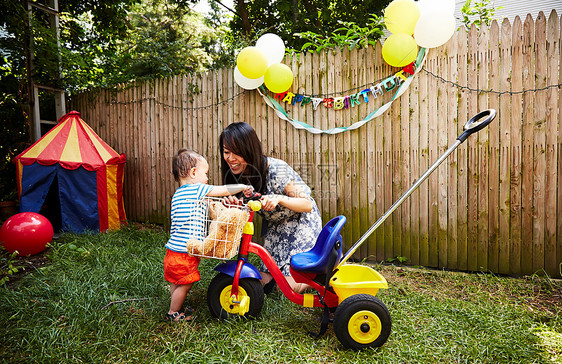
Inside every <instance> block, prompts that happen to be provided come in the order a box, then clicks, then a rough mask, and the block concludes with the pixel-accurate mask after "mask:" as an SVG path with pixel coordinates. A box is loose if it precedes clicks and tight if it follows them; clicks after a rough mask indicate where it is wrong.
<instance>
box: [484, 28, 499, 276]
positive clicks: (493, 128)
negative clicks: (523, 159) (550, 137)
mask: <svg viewBox="0 0 562 364" xmlns="http://www.w3.org/2000/svg"><path fill="white" fill-rule="evenodd" d="M499 40H500V28H499V25H498V22H497V21H493V22H492V25H491V27H490V36H489V55H490V59H489V71H488V74H489V81H488V82H489V88H490V89H491V90H493V91H494V92H490V93H489V95H488V100H489V102H488V108H491V109H494V110H499V105H500V101H499V95H498V93H497V92H498V91H499V89H500V71H499V69H500V68H499V60H500V50H499V45H500V41H499ZM501 123H502V115H501V114H500V115H498V116H497V117H496V120H494V122H492V123H491V124H490V125H489V126H488V128H487V129H488V138H489V142H488V173H489V175H488V185H489V187H488V206H487V208H486V209H487V210H488V269H490V270H491V271H492V272H497V271H498V267H499V246H498V244H499V242H498V240H499V236H498V235H499V213H500V211H499V208H498V207H499V204H500V202H499V184H500V176H499V173H500V172H499V169H500V160H499V154H500V148H499V146H500V135H499V133H500V125H501Z"/></svg>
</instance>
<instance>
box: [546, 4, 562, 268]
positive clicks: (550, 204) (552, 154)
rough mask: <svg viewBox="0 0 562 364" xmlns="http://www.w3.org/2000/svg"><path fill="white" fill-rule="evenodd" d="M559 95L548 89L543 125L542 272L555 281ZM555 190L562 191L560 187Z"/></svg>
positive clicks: (551, 32) (554, 62) (550, 31)
mask: <svg viewBox="0 0 562 364" xmlns="http://www.w3.org/2000/svg"><path fill="white" fill-rule="evenodd" d="M546 49H547V56H546V59H547V62H548V64H547V80H546V84H547V85H556V84H559V83H560V82H559V67H560V19H559V18H558V14H557V13H556V11H555V10H553V11H552V12H551V13H550V16H549V17H548V24H547V44H546ZM559 97H560V92H559V90H557V89H556V88H554V87H551V88H550V89H548V91H547V94H546V110H545V113H546V125H545V142H546V167H545V169H546V176H545V191H544V200H545V205H544V210H545V214H544V220H545V226H544V228H545V243H544V257H545V261H544V265H545V271H546V273H547V274H548V275H550V276H551V277H558V276H560V274H562V272H560V270H559V267H558V262H562V260H556V250H557V249H556V241H557V238H556V220H557V219H562V216H560V215H558V214H557V213H556V201H558V203H561V202H560V201H561V200H560V199H558V200H557V194H556V180H557V178H558V176H557V169H556V167H557V164H558V163H560V162H558V163H557V159H556V158H557V154H558V144H557V138H556V135H557V131H558V128H557V123H558V120H559V119H558V113H557V112H556V111H557V110H558V102H559V100H558V99H559ZM558 188H562V186H560V185H559V187H558Z"/></svg>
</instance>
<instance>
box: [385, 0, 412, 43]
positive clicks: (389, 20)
mask: <svg viewBox="0 0 562 364" xmlns="http://www.w3.org/2000/svg"><path fill="white" fill-rule="evenodd" d="M419 18H420V9H419V8H418V5H417V4H416V3H415V2H414V1H413V0H394V1H393V2H391V3H390V4H389V5H388V6H387V7H386V9H385V10H384V24H385V25H386V28H387V29H388V31H389V32H391V33H392V34H395V33H405V34H409V35H412V34H414V29H415V28H416V23H417V22H418V19H419Z"/></svg>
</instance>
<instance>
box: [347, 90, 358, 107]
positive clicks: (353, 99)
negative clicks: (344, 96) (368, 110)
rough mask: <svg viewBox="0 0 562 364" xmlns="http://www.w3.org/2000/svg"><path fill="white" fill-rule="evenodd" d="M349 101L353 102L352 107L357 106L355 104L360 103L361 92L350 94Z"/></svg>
mask: <svg viewBox="0 0 562 364" xmlns="http://www.w3.org/2000/svg"><path fill="white" fill-rule="evenodd" d="M349 103H350V104H351V107H355V104H357V105H359V104H360V102H359V94H358V93H357V94H353V95H349Z"/></svg>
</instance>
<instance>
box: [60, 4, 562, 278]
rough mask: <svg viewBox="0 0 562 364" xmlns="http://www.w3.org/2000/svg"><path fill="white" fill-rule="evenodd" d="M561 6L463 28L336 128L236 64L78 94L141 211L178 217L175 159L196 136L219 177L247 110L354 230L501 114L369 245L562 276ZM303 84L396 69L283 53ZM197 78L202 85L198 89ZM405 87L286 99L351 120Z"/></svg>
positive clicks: (327, 84)
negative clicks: (248, 87)
mask: <svg viewBox="0 0 562 364" xmlns="http://www.w3.org/2000/svg"><path fill="white" fill-rule="evenodd" d="M560 38H561V28H560V18H559V15H558V14H556V13H555V12H552V13H551V14H550V16H549V17H548V19H547V18H546V16H545V15H544V14H542V13H541V14H540V15H539V17H538V18H537V19H536V21H534V20H533V19H532V18H531V17H530V16H527V18H526V19H525V20H524V22H522V21H521V20H520V19H519V18H517V19H515V21H514V23H513V24H510V23H509V21H508V20H507V19H506V20H504V21H503V22H501V23H497V22H494V23H493V24H492V25H491V26H490V27H489V28H487V27H485V26H484V27H482V29H480V30H478V29H476V28H475V27H474V26H473V27H471V28H470V30H468V31H466V30H464V29H461V30H460V31H458V32H457V33H456V34H455V35H454V36H453V38H452V39H451V40H450V41H449V42H448V43H447V44H446V45H443V46H441V47H439V48H435V49H431V50H429V52H428V56H427V60H426V62H425V64H424V66H423V69H422V70H421V71H420V72H419V73H418V74H417V75H416V76H415V78H414V80H413V82H412V84H411V85H410V87H409V89H408V91H407V92H406V93H405V94H403V95H402V96H401V97H400V98H398V99H396V100H395V101H394V103H393V104H392V107H391V108H390V109H388V110H387V111H386V112H385V113H384V114H383V115H382V116H380V117H377V118H375V119H373V120H372V121H370V122H368V123H367V124H365V125H363V126H362V127H360V128H359V129H356V130H353V131H346V132H343V133H339V134H336V135H326V134H322V135H318V134H312V133H309V132H307V131H304V130H298V129H296V128H294V127H293V126H292V125H291V124H289V123H288V122H286V121H285V120H282V119H280V118H279V117H278V116H277V115H276V114H275V112H274V111H273V110H272V109H271V108H269V107H268V106H267V105H266V103H265V102H264V100H263V99H262V97H261V96H260V94H259V93H258V92H257V91H246V92H244V90H242V89H240V88H239V87H238V86H237V85H236V84H235V83H234V81H233V71H232V70H231V69H223V70H220V71H217V72H210V73H205V74H199V75H195V76H193V77H177V78H172V79H163V80H157V81H154V82H145V83H138V84H132V85H125V86H123V87H121V88H119V89H114V90H101V91H96V92H90V93H88V94H83V95H79V96H77V97H74V98H73V99H72V103H71V105H72V108H73V109H75V110H78V111H80V112H81V114H82V118H83V119H84V120H85V121H86V122H88V123H89V124H90V125H91V126H92V127H93V128H94V130H96V131H97V132H98V134H99V135H100V136H101V137H102V138H103V139H104V140H106V141H107V142H108V143H109V144H110V145H112V146H113V147H114V148H115V149H116V150H117V151H119V152H123V153H126V155H127V165H126V174H125V188H124V189H125V192H124V195H125V204H126V211H127V214H128V218H129V219H131V220H140V221H152V222H156V223H167V222H168V219H169V217H168V214H169V205H170V199H171V196H172V194H173V192H174V191H175V189H176V188H177V185H176V184H175V183H174V181H173V178H172V175H171V159H172V156H173V154H174V152H176V151H177V150H178V149H179V148H182V147H189V148H193V149H195V150H197V151H199V152H200V153H202V154H203V155H205V156H206V157H207V159H208V161H209V164H210V183H213V184H219V183H220V182H221V181H220V176H219V167H218V166H219V161H220V160H219V158H220V154H219V150H218V138H219V135H220V132H221V131H222V129H223V128H224V127H225V126H227V125H228V124H229V123H231V122H234V121H241V120H243V121H247V122H249V123H250V124H251V125H253V126H254V128H255V129H256V131H257V133H258V135H259V136H260V138H261V140H262V143H263V147H264V150H265V153H266V154H267V155H269V156H273V157H277V158H281V159H283V160H285V161H287V162H288V163H289V164H290V165H292V166H293V167H294V168H295V169H296V170H297V171H298V172H299V173H300V174H301V176H302V177H303V178H304V179H305V181H306V182H307V183H308V184H309V185H310V186H311V187H312V188H313V192H314V196H315V198H316V201H317V203H318V205H319V208H320V210H321V211H322V216H323V219H324V221H327V220H328V219H329V218H331V217H334V216H337V215H340V214H343V215H345V216H346V217H347V218H348V222H347V224H346V226H345V228H344V233H343V234H344V244H345V245H346V246H347V247H349V246H351V245H352V244H353V242H355V241H357V240H358V239H359V238H360V237H361V235H362V234H363V233H365V232H366V231H367V230H368V228H369V227H370V226H371V224H372V223H374V222H375V221H376V219H377V218H378V217H379V216H381V215H382V214H383V213H384V212H385V211H386V209H387V208H388V207H389V206H390V205H391V204H392V203H393V201H395V200H396V199H397V198H398V197H399V196H400V195H401V194H402V193H403V192H404V191H405V190H406V189H407V188H408V187H409V186H411V185H412V184H413V182H414V181H415V180H416V179H417V178H418V177H419V176H420V175H421V174H422V173H423V172H425V171H426V170H427V168H428V167H429V166H430V165H431V164H432V163H433V161H435V160H436V159H437V158H438V157H439V156H440V155H441V154H442V153H443V152H444V151H445V150H446V149H447V147H448V146H449V145H451V144H452V143H453V142H454V141H455V139H456V137H457V136H458V135H459V134H460V133H461V131H462V126H463V125H464V123H465V122H466V121H467V120H468V119H469V118H470V117H471V116H473V115H475V114H476V113H477V112H478V111H480V110H483V109H488V108H494V109H496V110H497V111H498V116H497V118H496V119H495V120H494V122H493V123H492V124H491V125H490V126H489V127H488V128H486V129H485V130H483V131H481V132H480V133H478V134H477V135H473V136H471V137H470V138H469V139H468V141H467V142H465V143H464V144H462V145H461V146H460V147H459V148H458V149H457V151H456V152H454V153H453V154H452V155H451V156H450V157H449V158H448V159H447V160H446V161H445V162H444V163H443V164H442V165H441V166H440V167H439V168H438V169H437V170H436V171H435V172H434V173H433V174H432V175H431V177H430V178H429V179H428V180H427V181H426V182H424V183H423V184H422V185H421V187H420V188H419V189H418V190H416V191H415V192H414V193H413V194H412V196H411V197H410V199H408V200H407V201H405V202H404V203H403V204H402V205H401V206H400V208H399V209H398V210H396V211H395V212H394V214H393V215H392V216H391V217H390V218H389V219H388V220H387V221H386V222H385V223H384V224H383V225H382V226H381V227H380V228H379V229H377V230H376V231H375V232H374V233H373V234H372V235H371V236H370V238H369V239H368V240H367V241H366V242H365V244H363V245H362V247H361V249H360V250H359V252H358V253H357V257H361V258H368V259H369V260H377V261H380V260H383V259H389V258H393V257H405V258H407V263H408V264H412V265H422V266H428V267H439V268H450V269H459V270H467V271H480V270H484V271H491V272H497V273H505V274H513V275H521V274H532V273H534V272H537V271H539V272H546V273H548V274H549V275H551V276H560V269H561V268H560V264H561V262H562V135H560V130H561V127H560V121H559V120H560V118H561V117H562V98H561V97H560V83H562V82H561V79H562V71H561V67H560V66H561V64H562V58H561V51H560ZM285 62H286V64H288V65H289V66H290V67H291V68H292V70H293V73H294V83H293V86H292V88H291V91H292V92H293V93H295V94H303V95H316V97H338V96H344V95H349V94H353V93H356V92H358V91H361V90H363V89H365V88H368V87H370V86H372V85H375V84H376V83H377V82H380V81H381V80H384V79H385V78H387V77H388V76H391V75H393V74H395V73H396V72H397V71H399V70H397V69H393V68H391V67H389V66H388V65H386V64H385V62H383V60H382V56H381V45H380V44H378V45H377V46H376V47H370V48H368V49H362V50H357V49H353V50H349V49H347V48H345V49H343V50H341V51H328V52H324V53H320V54H318V53H314V54H300V55H298V56H295V57H294V58H292V59H288V60H287V59H286V60H285ZM193 90H196V91H198V93H196V94H193V93H192V91H193ZM391 97H392V92H385V93H384V95H382V96H379V97H377V98H375V99H373V98H371V100H370V101H369V102H361V103H360V104H359V105H355V106H354V107H349V108H347V109H346V108H344V109H342V110H334V109H333V108H330V109H329V108H326V107H324V106H323V105H322V104H321V105H320V106H318V108H317V109H316V110H314V108H313V106H312V105H311V104H308V105H305V106H302V104H301V105H299V104H295V105H294V106H291V105H290V104H289V103H287V102H285V103H282V104H283V105H284V108H285V110H286V111H287V112H288V113H289V114H290V115H291V117H292V118H294V119H295V120H300V121H306V122H307V123H309V124H311V125H313V126H315V127H317V128H320V129H328V128H332V127H336V126H348V125H351V124H352V123H354V122H356V121H359V120H361V119H363V118H364V117H365V116H366V115H367V114H369V113H370V112H372V111H373V110H375V109H376V108H378V107H380V106H381V105H382V104H383V103H385V102H388V101H389V100H390V98H391Z"/></svg>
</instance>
